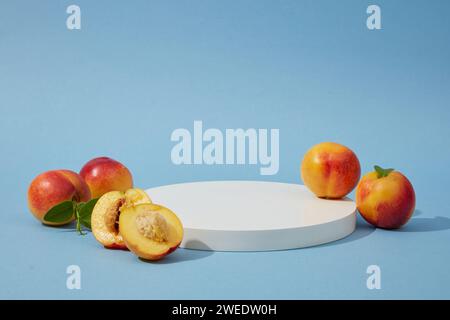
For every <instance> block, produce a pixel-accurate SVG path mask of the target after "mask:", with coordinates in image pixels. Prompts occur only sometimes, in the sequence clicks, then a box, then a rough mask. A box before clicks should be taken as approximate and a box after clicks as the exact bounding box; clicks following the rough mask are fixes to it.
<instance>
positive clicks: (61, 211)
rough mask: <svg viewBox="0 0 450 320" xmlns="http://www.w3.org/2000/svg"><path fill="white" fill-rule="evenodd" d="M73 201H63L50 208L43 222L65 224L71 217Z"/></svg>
mask: <svg viewBox="0 0 450 320" xmlns="http://www.w3.org/2000/svg"><path fill="white" fill-rule="evenodd" d="M73 211H74V203H73V201H64V202H61V203H59V204H57V205H56V206H54V207H53V208H51V209H50V210H49V211H48V212H47V213H46V214H45V216H44V220H45V221H48V222H56V223H61V222H67V221H69V220H70V219H71V218H72V216H73Z"/></svg>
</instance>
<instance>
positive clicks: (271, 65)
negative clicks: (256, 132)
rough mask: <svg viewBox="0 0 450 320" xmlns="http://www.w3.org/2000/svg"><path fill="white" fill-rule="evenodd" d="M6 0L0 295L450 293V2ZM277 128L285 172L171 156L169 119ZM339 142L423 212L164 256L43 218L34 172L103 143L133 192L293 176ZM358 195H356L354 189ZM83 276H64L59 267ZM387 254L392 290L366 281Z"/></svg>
mask: <svg viewBox="0 0 450 320" xmlns="http://www.w3.org/2000/svg"><path fill="white" fill-rule="evenodd" d="M72 3H73V2H72V1H39V2H38V1H1V2H0V88H1V89H0V108H1V117H0V130H1V132H0V146H1V150H2V156H1V159H0V176H1V179H0V190H1V193H2V209H1V213H0V214H1V217H0V218H1V221H2V230H1V233H0V234H1V242H2V245H3V249H2V259H1V263H0V298H64V299H66V298H68V299H78V298H188V299H190V298H193V299H196V298H237V299H241V298H285V299H296V298H370V299H372V298H373V299H378V298H438V299H440V298H447V299H448V298H450V274H449V268H448V265H449V263H450V251H449V247H448V245H449V243H450V210H449V209H450V202H449V201H448V192H449V191H448V182H449V178H450V175H449V173H450V172H449V171H450V166H449V163H450V151H449V150H450V149H449V147H448V146H449V145H448V137H449V136H450V126H449V123H450V108H449V101H450V87H449V80H450V79H449V76H450V72H449V71H450V63H449V57H450V42H449V41H448V39H449V37H450V20H449V19H448V12H449V10H450V2H449V1H445V0H442V1H437V0H435V1H412V0H408V1H406V0H402V1H381V0H377V1H375V3H376V4H378V5H380V7H381V9H382V28H383V29H382V30H380V31H369V30H368V29H367V28H366V17H367V14H366V8H367V6H368V5H369V4H372V3H373V1H360V0H353V1H350V0H349V1H345V2H338V1H331V0H330V1H297V0H295V1H294V0H292V1H287V0H285V1H274V0H271V1H256V0H253V1H206V0H205V1H198V0H196V1H187V0H184V1H157V2H155V1H152V2H147V1H133V2H132V3H130V4H128V5H125V3H123V2H120V3H119V2H114V1H95V2H92V1H81V0H80V1H76V3H77V4H78V5H80V7H81V10H82V29H81V30H79V31H69V30H67V29H66V26H65V19H66V17H67V14H66V13H65V10H66V7H67V6H68V5H70V4H72ZM194 120H202V121H203V124H204V126H205V127H208V128H210V127H214V128H219V129H221V130H225V129H226V128H239V127H241V128H269V129H270V128H279V129H280V170H279V172H278V174H277V175H275V176H265V177H264V176H260V175H259V170H258V167H256V166H243V165H241V166H175V165H173V164H172V162H171V160H170V150H171V148H172V146H173V143H172V142H171V141H170V134H171V132H172V131H173V130H174V129H176V128H183V127H184V128H189V129H191V130H192V125H193V121H194ZM324 140H332V141H338V142H341V143H343V144H346V145H348V146H349V147H351V148H352V149H353V150H354V151H355V152H356V153H357V155H358V157H359V159H360V161H361V164H362V169H363V172H366V171H368V170H371V168H372V166H373V165H374V164H380V165H385V166H389V167H394V168H397V169H398V170H400V171H402V172H403V173H404V174H405V175H407V176H408V177H409V178H410V180H411V181H412V183H413V185H414V187H415V190H416V194H417V209H418V210H417V211H416V213H415V214H414V217H413V219H412V220H411V221H410V223H409V224H408V225H407V226H406V227H405V228H404V229H402V230H400V231H395V232H394V231H383V230H375V229H373V228H372V227H370V226H368V225H367V224H365V223H364V222H362V221H359V223H358V229H357V230H356V232H355V233H354V234H353V235H351V236H349V237H348V238H346V239H343V240H341V241H338V242H335V243H332V244H327V245H323V246H319V247H315V248H308V249H302V250H289V251H280V252H266V253H220V252H214V253H212V252H201V251H191V250H182V249H180V250H178V251H176V252H175V253H174V254H173V255H172V256H169V257H168V258H167V259H166V260H163V261H161V262H159V263H152V264H151V263H144V262H141V261H139V260H138V259H137V258H136V257H135V256H133V255H132V254H131V253H129V252H123V251H111V250H104V249H102V247H101V246H100V245H99V244H98V243H97V242H96V241H95V240H94V238H93V236H92V234H89V235H88V236H85V237H81V236H77V235H76V234H75V233H74V232H73V231H72V230H71V229H70V228H69V229H67V228H62V229H58V228H50V227H43V226H42V225H40V224H39V223H38V222H37V221H36V220H35V219H34V218H33V217H32V216H31V214H30V213H29V212H28V209H27V205H26V191H27V187H28V184H29V183H30V181H31V180H32V179H33V177H34V176H35V175H37V174H38V173H40V172H42V171H46V170H49V169H57V168H68V169H73V170H79V168H81V166H82V165H83V164H84V163H85V162H86V161H87V160H89V159H91V158H93V157H95V156H99V155H108V156H110V157H113V158H116V159H118V160H120V161H122V162H123V163H125V164H126V165H127V166H128V167H129V168H130V170H132V172H133V173H134V177H135V182H136V185H137V186H140V187H144V188H147V187H153V186H158V185H165V184H170V183H177V182H185V181H201V180H223V179H252V180H270V181H280V182H292V183H297V182H299V181H300V179H299V163H300V159H301V157H302V155H303V153H304V152H305V151H306V150H307V149H308V148H309V147H310V146H311V145H313V144H315V143H318V142H321V141H324ZM352 196H353V194H352ZM70 264H76V265H79V266H80V267H81V270H82V289H81V290H67V289H66V277H67V275H66V267H67V266H68V265H70ZM371 264H377V265H379V266H380V267H381V272H382V289H381V290H368V289H367V288H366V279H367V274H366V268H367V266H368V265H371Z"/></svg>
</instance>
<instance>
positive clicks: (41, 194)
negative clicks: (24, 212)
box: [28, 170, 91, 225]
mask: <svg viewBox="0 0 450 320" xmlns="http://www.w3.org/2000/svg"><path fill="white" fill-rule="evenodd" d="M90 199H91V192H90V191H89V187H88V185H87V184H86V183H85V182H84V180H83V179H82V178H81V177H80V176H79V175H78V174H77V173H76V172H73V171H70V170H51V171H47V172H44V173H41V174H40V175H38V176H37V177H36V178H34V180H33V181H32V182H31V184H30V186H29V188H28V207H29V209H30V211H31V212H32V213H33V215H34V216H35V217H36V218H37V219H38V220H39V221H41V222H42V223H44V224H48V225H62V224H66V223H69V222H70V221H72V220H73V218H74V217H72V219H70V220H68V221H64V222H61V223H54V222H48V221H44V216H45V214H46V213H47V212H48V210H50V209H51V208H52V207H54V206H55V205H57V204H59V203H61V202H63V201H67V200H74V201H77V202H86V201H89V200H90Z"/></svg>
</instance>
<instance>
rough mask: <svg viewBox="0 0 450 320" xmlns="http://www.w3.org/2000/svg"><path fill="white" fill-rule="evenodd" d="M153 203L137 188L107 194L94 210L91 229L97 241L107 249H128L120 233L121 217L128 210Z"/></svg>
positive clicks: (101, 198) (99, 200)
mask: <svg viewBox="0 0 450 320" xmlns="http://www.w3.org/2000/svg"><path fill="white" fill-rule="evenodd" d="M151 202H152V201H151V200H150V197H149V196H148V195H147V193H145V191H144V190H141V189H137V188H134V189H128V190H127V191H125V192H121V191H110V192H107V193H105V194H104V195H103V196H101V197H100V199H98V201H97V203H96V204H95V207H94V209H93V210H92V216H91V227H92V233H93V234H94V237H95V239H97V241H98V242H100V243H101V244H102V245H104V246H105V247H106V248H112V249H126V248H127V247H126V245H125V243H124V241H123V238H122V235H121V234H120V232H119V216H120V215H121V213H122V212H123V211H124V209H126V208H129V207H133V206H135V205H138V204H142V203H151Z"/></svg>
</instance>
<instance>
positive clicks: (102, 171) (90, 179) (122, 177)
mask: <svg viewBox="0 0 450 320" xmlns="http://www.w3.org/2000/svg"><path fill="white" fill-rule="evenodd" d="M80 175H81V177H83V179H84V180H85V181H86V183H87V184H88V186H89V189H90V190H91V194H92V197H93V198H99V197H101V196H102V195H104V194H105V193H107V192H110V191H121V192H125V191H126V190H128V189H131V188H132V187H133V177H132V175H131V172H130V170H128V168H127V167H125V166H124V165H123V164H122V163H120V162H118V161H116V160H114V159H111V158H108V157H100V158H95V159H92V160H90V161H89V162H87V163H86V164H85V165H84V166H83V168H82V169H81V171H80Z"/></svg>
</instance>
